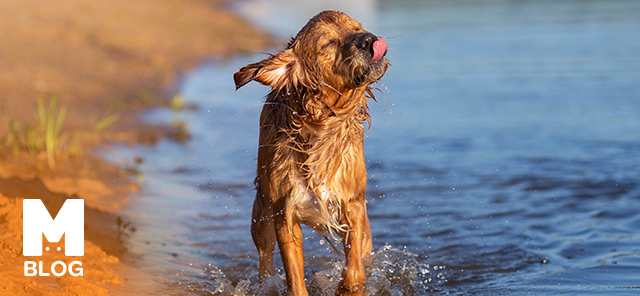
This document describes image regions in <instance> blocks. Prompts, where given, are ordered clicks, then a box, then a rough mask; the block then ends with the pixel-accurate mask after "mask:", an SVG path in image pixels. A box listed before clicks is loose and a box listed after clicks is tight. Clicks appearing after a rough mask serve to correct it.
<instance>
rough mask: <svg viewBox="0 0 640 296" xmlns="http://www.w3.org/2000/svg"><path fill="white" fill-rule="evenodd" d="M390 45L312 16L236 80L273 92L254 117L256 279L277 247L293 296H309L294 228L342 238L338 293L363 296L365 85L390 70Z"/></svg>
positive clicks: (354, 26) (329, 15)
mask: <svg viewBox="0 0 640 296" xmlns="http://www.w3.org/2000/svg"><path fill="white" fill-rule="evenodd" d="M386 52H387V43H386V42H385V41H384V40H383V39H381V38H378V37H377V36H375V35H373V34H371V33H369V32H367V31H365V30H364V29H363V28H362V26H361V25H360V23H358V22H357V21H355V20H354V19H352V18H350V17H349V16H347V15H346V14H344V13H340V12H336V11H324V12H322V13H320V14H318V15H316V16H315V17H313V18H312V19H311V20H310V21H309V22H308V23H307V24H306V25H305V26H304V27H303V28H302V30H300V32H299V33H298V34H297V35H296V37H295V38H293V39H292V40H291V41H290V42H289V44H288V45H287V47H286V49H284V50H282V51H280V52H278V53H276V54H274V55H272V56H270V57H269V58H267V59H265V60H263V61H260V62H258V63H255V64H250V65H247V66H245V67H242V68H241V69H240V70H239V71H238V72H237V73H235V74H234V75H233V78H234V81H235V84H236V89H238V88H240V87H242V86H243V85H245V84H247V83H249V82H250V81H252V80H255V81H257V82H260V83H262V84H264V85H268V86H270V87H271V92H270V93H269V94H268V95H267V98H266V102H265V103H264V107H263V109H262V114H261V115H260V140H259V149H258V172H257V173H258V174H257V177H256V180H255V185H256V190H257V193H256V199H255V202H254V205H253V215H252V222H251V235H252V237H253V240H254V242H255V244H256V247H257V249H258V252H259V254H260V276H261V278H264V277H266V276H270V275H273V274H274V269H273V251H274V245H275V242H276V241H277V242H278V247H279V249H280V255H281V257H282V262H283V265H284V269H285V272H286V276H287V286H288V289H289V294H291V295H307V291H306V287H305V281H304V268H303V265H304V262H303V254H302V241H303V238H302V233H301V230H300V223H303V224H306V225H308V226H310V227H312V228H313V229H315V230H316V231H318V232H319V233H320V234H322V235H323V236H325V237H326V235H331V236H336V237H340V238H341V239H342V242H343V245H344V252H345V256H346V267H345V269H344V271H343V273H342V277H343V278H342V281H341V282H340V284H339V286H338V291H337V292H336V294H338V295H363V293H364V290H365V269H364V263H363V258H365V257H366V256H368V255H369V254H370V253H371V247H372V245H371V230H370V227H369V219H368V217H367V210H366V202H365V191H366V186H367V172H366V166H365V158H364V147H363V138H364V132H365V129H364V126H363V124H364V122H368V121H369V114H368V113H367V110H368V107H367V100H368V99H369V98H372V99H373V93H372V89H373V88H371V87H370V84H371V83H373V82H376V81H378V80H379V79H380V78H381V77H382V76H383V75H384V73H385V72H386V70H387V68H388V66H389V62H388V61H387V59H386V58H385V54H386Z"/></svg>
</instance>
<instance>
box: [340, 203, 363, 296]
mask: <svg viewBox="0 0 640 296" xmlns="http://www.w3.org/2000/svg"><path fill="white" fill-rule="evenodd" d="M345 210H346V211H345V218H346V219H344V220H345V221H344V222H343V223H347V225H349V228H350V230H349V231H348V232H346V233H344V234H343V235H342V239H343V244H344V253H345V254H346V259H347V262H346V267H345V269H344V271H343V272H342V281H340V284H339V285H338V290H337V291H336V295H364V292H365V274H364V262H363V256H364V255H365V253H364V250H363V248H368V246H367V240H368V239H370V234H369V238H367V237H366V234H367V232H369V231H370V230H369V229H368V228H367V226H368V225H367V219H366V214H367V211H366V208H365V203H364V196H363V197H362V198H361V199H357V200H351V201H349V202H348V203H347V205H346V209H345Z"/></svg>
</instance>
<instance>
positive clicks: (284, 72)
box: [233, 49, 297, 90]
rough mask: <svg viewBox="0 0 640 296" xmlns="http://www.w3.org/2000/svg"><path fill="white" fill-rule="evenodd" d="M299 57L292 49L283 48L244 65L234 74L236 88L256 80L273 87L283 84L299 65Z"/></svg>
mask: <svg viewBox="0 0 640 296" xmlns="http://www.w3.org/2000/svg"><path fill="white" fill-rule="evenodd" d="M296 64H297V59H296V56H295V54H294V53H293V51H292V50H291V49H286V50H283V51H281V52H279V53H277V54H275V55H272V56H271V57H269V58H267V59H265V60H263V61H261V62H258V63H255V64H249V65H246V66H244V67H242V68H241V69H240V70H239V71H238V72H236V73H235V74H233V80H234V82H235V83H236V90H237V89H239V88H241V87H242V86H244V85H245V84H247V83H249V82H251V80H255V81H257V82H260V83H262V84H264V85H268V86H271V88H272V89H275V88H279V87H281V86H283V85H284V84H285V83H284V82H286V81H287V79H289V77H290V76H291V75H292V74H293V73H292V72H293V71H294V69H295V68H296V67H297V65H296Z"/></svg>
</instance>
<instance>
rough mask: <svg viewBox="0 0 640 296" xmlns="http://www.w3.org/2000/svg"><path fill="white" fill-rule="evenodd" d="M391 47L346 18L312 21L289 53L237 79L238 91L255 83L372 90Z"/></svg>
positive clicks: (336, 15) (330, 15) (327, 15)
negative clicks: (370, 87)
mask: <svg viewBox="0 0 640 296" xmlns="http://www.w3.org/2000/svg"><path fill="white" fill-rule="evenodd" d="M386 52H387V43H386V42H385V41H384V40H383V39H381V38H379V37H377V36H376V35H373V34H371V33H369V32H367V31H365V30H364V29H363V28H362V25H360V23H359V22H357V21H356V20H354V19H352V18H350V17H349V16H347V15H346V14H344V13H341V12H336V11H324V12H321V13H320V14H318V15H316V16H315V17H313V18H312V19H311V20H310V21H309V22H308V23H307V24H306V25H305V26H304V27H303V28H302V30H300V32H299V33H298V34H297V35H296V37H295V38H293V39H292V40H291V42H289V44H288V46H287V48H286V49H285V50H283V51H280V52H278V53H277V54H275V55H272V56H271V57H269V58H267V59H265V60H263V61H260V62H258V63H255V64H250V65H247V66H245V67H242V68H241V69H240V71H238V72H237V73H235V74H234V75H233V78H234V81H235V84H236V89H238V88H240V87H242V86H243V85H245V84H247V83H249V82H250V81H251V80H255V81H258V82H260V83H262V84H264V85H268V86H271V88H272V89H273V90H280V89H283V88H285V87H288V88H292V89H299V88H300V87H306V88H310V89H312V90H314V91H317V90H318V89H320V88H321V87H322V86H323V85H326V86H329V87H330V88H333V89H335V90H337V91H339V92H347V91H348V90H351V89H356V88H361V87H367V86H368V85H369V84H371V83H373V82H375V81H377V80H379V79H380V78H382V75H384V73H385V71H386V70H387V67H388V66H389V62H388V61H387V59H386V58H385V54H386Z"/></svg>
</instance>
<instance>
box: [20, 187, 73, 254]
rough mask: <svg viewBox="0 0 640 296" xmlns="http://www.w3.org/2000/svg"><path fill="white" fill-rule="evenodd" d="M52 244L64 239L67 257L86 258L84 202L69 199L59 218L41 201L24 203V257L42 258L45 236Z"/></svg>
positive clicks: (59, 213)
mask: <svg viewBox="0 0 640 296" xmlns="http://www.w3.org/2000/svg"><path fill="white" fill-rule="evenodd" d="M43 234H44V236H45V237H47V240H48V241H49V242H52V243H54V242H59V241H60V239H61V238H62V235H63V234H65V237H64V254H65V255H66V256H83V255H84V200H82V199H68V200H66V201H65V203H64V204H63V205H62V208H61V209H60V211H59V212H58V215H57V216H56V218H55V219H52V218H51V215H50V214H49V212H48V211H47V208H45V206H44V204H43V203H42V201H41V200H39V199H25V200H23V202H22V237H23V239H22V250H23V251H22V254H23V255H24V256H42V235H43Z"/></svg>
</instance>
